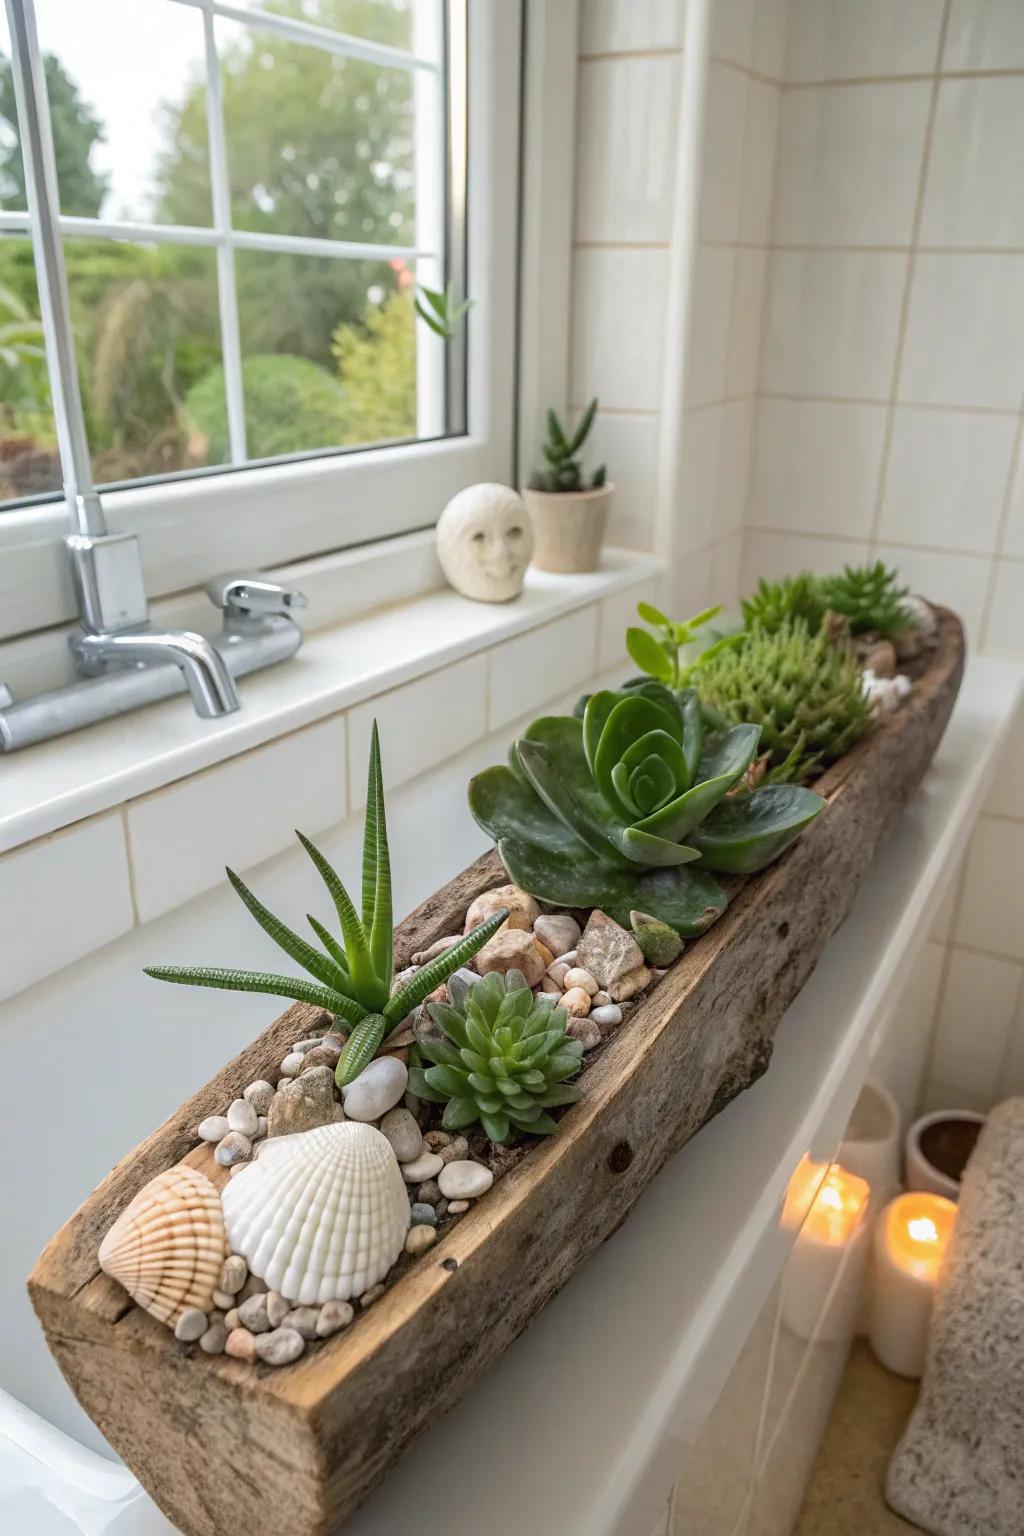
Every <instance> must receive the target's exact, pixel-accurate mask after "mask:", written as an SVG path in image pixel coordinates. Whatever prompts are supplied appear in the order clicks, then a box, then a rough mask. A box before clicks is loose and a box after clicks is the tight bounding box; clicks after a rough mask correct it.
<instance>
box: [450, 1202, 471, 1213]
mask: <svg viewBox="0 0 1024 1536" xmlns="http://www.w3.org/2000/svg"><path fill="white" fill-rule="evenodd" d="M469 1206H470V1202H469V1201H468V1200H449V1202H448V1214H449V1216H461V1215H462V1213H463V1211H468V1210H469Z"/></svg>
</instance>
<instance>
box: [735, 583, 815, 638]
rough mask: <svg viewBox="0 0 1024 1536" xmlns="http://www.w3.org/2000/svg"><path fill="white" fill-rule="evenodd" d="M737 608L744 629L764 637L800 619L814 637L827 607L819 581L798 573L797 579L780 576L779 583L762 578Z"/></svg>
mask: <svg viewBox="0 0 1024 1536" xmlns="http://www.w3.org/2000/svg"><path fill="white" fill-rule="evenodd" d="M740 607H741V608H742V610H743V623H744V625H745V626H746V628H747V629H753V628H754V627H755V626H756V627H757V628H758V629H762V630H763V631H764V632H765V634H768V635H774V634H775V633H776V632H777V631H778V630H779V629H781V628H782V626H783V624H787V623H789V622H790V621H791V620H793V619H803V620H804V622H805V624H806V625H807V628H808V629H809V630H810V631H811V633H812V634H813V633H814V632H815V631H816V630H818V629H820V628H821V621H822V619H823V618H824V617H825V613H826V611H827V607H828V605H827V603H826V602H825V597H824V593H823V591H822V582H821V577H820V576H815V575H814V574H813V573H812V572H811V571H800V572H799V573H798V574H797V575H796V576H783V577H782V579H781V580H780V581H765V579H764V578H763V577H762V578H761V580H760V581H759V582H758V584H757V590H756V591H755V592H752V593H751V595H750V596H749V597H745V598H744V599H743V601H742V603H741V604H740Z"/></svg>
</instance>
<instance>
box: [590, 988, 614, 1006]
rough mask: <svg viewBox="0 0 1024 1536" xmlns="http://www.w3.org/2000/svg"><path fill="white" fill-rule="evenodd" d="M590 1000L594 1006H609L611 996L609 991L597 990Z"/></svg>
mask: <svg viewBox="0 0 1024 1536" xmlns="http://www.w3.org/2000/svg"><path fill="white" fill-rule="evenodd" d="M590 1002H591V1006H592V1007H594V1008H607V1006H608V1004H609V1003H610V1002H611V998H610V997H609V996H608V993H607V992H595V993H594V995H593V997H592V998H591V999H590Z"/></svg>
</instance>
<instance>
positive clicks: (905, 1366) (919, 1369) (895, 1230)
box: [868, 1190, 956, 1380]
mask: <svg viewBox="0 0 1024 1536" xmlns="http://www.w3.org/2000/svg"><path fill="white" fill-rule="evenodd" d="M955 1224H956V1206H955V1205H954V1204H953V1202H952V1200H947V1199H946V1198H945V1197H944V1196H943V1195H933V1194H929V1193H925V1192H923V1191H917V1190H914V1191H911V1193H909V1194H906V1195H897V1196H896V1199H895V1200H891V1201H890V1202H889V1204H888V1205H887V1206H886V1208H885V1210H884V1211H883V1212H882V1214H881V1216H880V1217H879V1219H878V1222H877V1224H876V1226H875V1241H874V1262H873V1265H872V1275H871V1299H870V1306H869V1325H870V1326H869V1330H868V1333H869V1338H870V1340H871V1348H872V1349H873V1350H874V1352H875V1354H876V1355H877V1356H878V1359H879V1360H880V1361H881V1362H882V1364H883V1365H884V1366H885V1367H886V1368H887V1369H888V1370H890V1371H895V1372H896V1374H897V1375H898V1376H909V1377H912V1378H913V1379H914V1380H917V1379H918V1378H919V1377H920V1376H922V1375H923V1374H924V1362H925V1356H926V1354H927V1350H928V1329H929V1326H930V1324H931V1317H932V1303H933V1300H934V1296H935V1286H936V1282H937V1280H938V1277H939V1271H940V1269H941V1268H942V1260H943V1257H944V1255H945V1252H946V1248H947V1247H948V1245H949V1240H950V1238H951V1237H952V1235H953V1228H954V1226H955Z"/></svg>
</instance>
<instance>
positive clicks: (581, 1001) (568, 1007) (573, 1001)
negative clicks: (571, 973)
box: [559, 987, 590, 1019]
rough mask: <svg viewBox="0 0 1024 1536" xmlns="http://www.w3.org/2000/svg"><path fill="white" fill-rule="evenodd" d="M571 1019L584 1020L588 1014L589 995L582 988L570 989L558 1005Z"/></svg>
mask: <svg viewBox="0 0 1024 1536" xmlns="http://www.w3.org/2000/svg"><path fill="white" fill-rule="evenodd" d="M559 1006H560V1007H562V1008H564V1009H565V1011H566V1013H567V1014H568V1015H569V1017H570V1018H571V1019H585V1018H586V1016H587V1014H588V1013H589V1012H590V993H589V992H584V990H583V988H582V987H571V988H570V989H569V991H568V992H566V993H565V995H564V996H563V998H562V1001H561V1003H560V1005H559Z"/></svg>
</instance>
